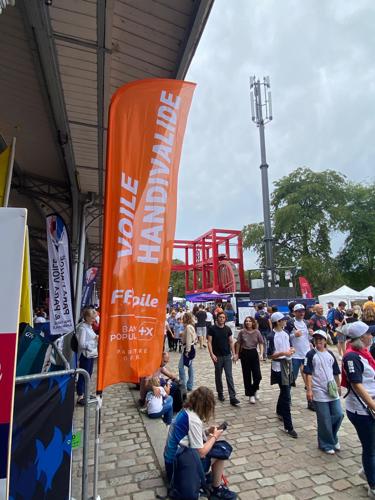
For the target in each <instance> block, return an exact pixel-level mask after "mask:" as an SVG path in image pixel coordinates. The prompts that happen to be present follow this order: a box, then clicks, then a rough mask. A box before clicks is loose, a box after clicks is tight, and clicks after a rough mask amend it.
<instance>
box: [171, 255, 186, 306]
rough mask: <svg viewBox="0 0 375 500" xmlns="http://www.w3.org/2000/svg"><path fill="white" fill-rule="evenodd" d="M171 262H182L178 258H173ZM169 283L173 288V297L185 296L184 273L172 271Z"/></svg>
mask: <svg viewBox="0 0 375 500" xmlns="http://www.w3.org/2000/svg"><path fill="white" fill-rule="evenodd" d="M172 262H173V264H184V262H183V261H182V260H180V259H173V261H172ZM169 285H170V286H172V288H173V296H174V297H185V273H183V272H180V271H172V272H171V277H170V280H169Z"/></svg>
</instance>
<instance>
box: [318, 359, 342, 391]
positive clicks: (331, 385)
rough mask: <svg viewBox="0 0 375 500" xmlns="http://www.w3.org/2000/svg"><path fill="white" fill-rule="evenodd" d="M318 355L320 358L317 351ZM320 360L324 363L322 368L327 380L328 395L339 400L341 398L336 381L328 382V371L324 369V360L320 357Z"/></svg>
mask: <svg viewBox="0 0 375 500" xmlns="http://www.w3.org/2000/svg"><path fill="white" fill-rule="evenodd" d="M316 354H317V355H318V357H319V352H318V351H316ZM320 359H321V363H322V368H323V371H324V375H325V376H326V378H327V392H328V395H329V397H330V398H332V399H337V398H338V397H339V391H338V389H337V384H336V382H335V380H328V378H329V377H328V375H327V372H326V369H325V368H324V363H323V360H322V358H321V357H320Z"/></svg>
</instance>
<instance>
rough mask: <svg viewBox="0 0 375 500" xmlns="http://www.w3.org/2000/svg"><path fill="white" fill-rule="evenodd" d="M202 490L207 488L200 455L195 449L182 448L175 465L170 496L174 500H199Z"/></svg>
mask: <svg viewBox="0 0 375 500" xmlns="http://www.w3.org/2000/svg"><path fill="white" fill-rule="evenodd" d="M201 489H203V490H206V489H207V487H206V478H205V474H204V470H203V465H202V461H201V459H200V456H199V453H198V451H197V450H196V449H194V448H187V447H186V446H180V447H179V449H178V450H177V453H176V457H175V459H174V463H173V476H172V480H171V485H170V490H169V492H168V496H169V497H170V498H173V499H174V500H198V499H199V495H200V491H201Z"/></svg>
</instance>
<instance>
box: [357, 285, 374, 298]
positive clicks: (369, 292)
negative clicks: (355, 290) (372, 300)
mask: <svg viewBox="0 0 375 500" xmlns="http://www.w3.org/2000/svg"><path fill="white" fill-rule="evenodd" d="M360 293H361V295H365V296H366V297H368V296H369V295H370V296H371V297H375V286H372V285H371V286H368V287H367V288H364V289H363V290H361V292H360Z"/></svg>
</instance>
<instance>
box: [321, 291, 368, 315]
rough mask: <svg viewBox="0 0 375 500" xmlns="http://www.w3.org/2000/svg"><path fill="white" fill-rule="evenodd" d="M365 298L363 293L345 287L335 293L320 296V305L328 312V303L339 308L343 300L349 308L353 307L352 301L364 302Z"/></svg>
mask: <svg viewBox="0 0 375 500" xmlns="http://www.w3.org/2000/svg"><path fill="white" fill-rule="evenodd" d="M364 297H365V295H364V294H363V292H357V290H353V289H352V288H350V287H348V286H346V285H343V286H342V287H340V288H338V289H337V290H334V291H333V292H330V293H325V294H324V295H319V303H320V304H322V306H323V308H324V310H327V302H333V303H334V305H335V306H337V304H338V303H339V302H340V301H341V300H344V301H345V302H346V303H347V305H348V306H351V303H352V301H355V300H363V298H364Z"/></svg>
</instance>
